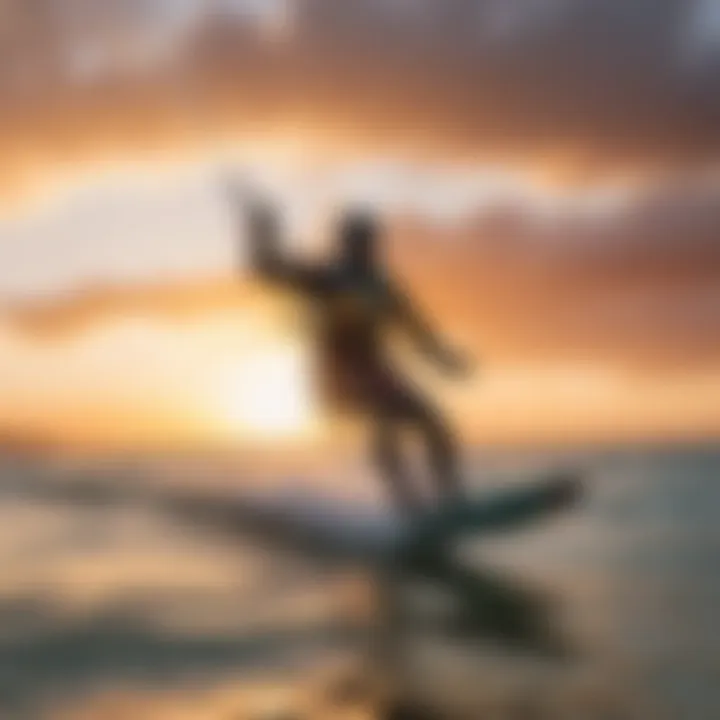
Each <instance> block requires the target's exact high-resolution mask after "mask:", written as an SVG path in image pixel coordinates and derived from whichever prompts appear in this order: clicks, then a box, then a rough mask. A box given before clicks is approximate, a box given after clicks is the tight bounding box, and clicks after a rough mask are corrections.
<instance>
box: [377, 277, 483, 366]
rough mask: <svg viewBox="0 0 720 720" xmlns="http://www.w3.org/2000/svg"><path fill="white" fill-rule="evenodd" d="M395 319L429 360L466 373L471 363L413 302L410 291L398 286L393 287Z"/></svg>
mask: <svg viewBox="0 0 720 720" xmlns="http://www.w3.org/2000/svg"><path fill="white" fill-rule="evenodd" d="M391 293H392V298H393V307H394V311H395V320H396V322H397V324H398V326H399V328H400V329H401V330H402V331H403V332H404V333H405V334H406V335H407V336H408V337H409V338H410V340H411V341H412V342H413V344H414V345H415V347H417V349H418V350H419V351H420V352H422V354H423V355H425V356H426V357H427V358H428V359H429V360H431V361H433V362H434V363H435V364H437V365H438V366H440V367H441V368H443V369H444V370H446V371H447V372H449V373H452V374H458V375H466V374H469V373H470V371H471V363H470V361H469V359H467V358H466V357H465V356H464V355H462V354H460V353H459V352H457V351H456V350H455V349H453V348H451V347H450V346H448V345H447V344H446V343H445V342H444V340H443V339H442V338H441V337H440V335H439V334H438V333H437V332H436V331H435V329H434V328H433V327H432V326H431V325H430V323H429V322H428V321H427V320H426V319H425V318H424V317H423V315H422V313H421V312H420V311H419V310H418V308H417V307H416V306H415V305H414V303H413V302H412V299H411V298H410V296H409V295H408V293H407V292H406V291H405V290H403V289H402V288H400V287H398V286H394V287H393V288H392V289H391Z"/></svg>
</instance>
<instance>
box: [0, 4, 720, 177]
mask: <svg viewBox="0 0 720 720" xmlns="http://www.w3.org/2000/svg"><path fill="white" fill-rule="evenodd" d="M226 5H230V3H226ZM289 6H291V7H292V8H293V13H292V14H291V20H290V21H289V23H288V28H286V29H285V31H284V32H280V31H278V30H277V28H276V29H275V30H273V29H272V27H265V30H263V29H262V27H263V26H262V24H260V25H258V23H257V22H255V21H252V22H251V21H250V20H249V19H248V15H247V14H244V15H237V14H233V13H230V11H227V13H229V14H227V13H226V14H225V15H220V14H219V13H217V12H215V13H206V14H202V13H198V14H197V16H196V17H195V21H194V22H190V20H187V19H186V21H185V22H184V24H183V23H181V22H180V21H179V20H178V17H177V15H178V14H179V12H180V11H179V10H178V11H176V12H175V14H173V13H172V12H169V11H168V9H167V8H168V7H172V5H169V4H168V3H161V2H160V0H145V1H144V2H134V3H130V4H128V3H124V4H123V3H118V2H111V3H107V4H105V5H103V7H104V8H105V10H103V12H99V11H98V10H97V5H96V4H93V3H90V4H88V3H87V2H81V1H80V0H43V1H41V0H38V2H34V3H27V2H24V1H21V0H5V3H4V4H3V7H4V21H3V23H2V28H3V38H2V43H0V54H1V55H2V59H1V61H0V129H1V130H2V139H0V147H1V149H2V159H1V160H0V169H2V170H3V171H4V175H5V176H6V184H7V186H8V187H9V186H10V185H11V182H12V181H15V182H16V181H17V180H18V178H19V177H21V174H22V173H21V171H23V170H24V171H27V170H28V169H35V168H37V167H42V166H43V165H44V164H53V163H59V164H67V163H73V162H78V161H81V160H87V161H92V160H97V159H98V158H99V157H102V156H103V154H105V153H109V154H111V155H115V156H117V155H118V154H120V155H122V157H123V159H127V158H128V157H133V158H138V159H142V158H144V157H147V154H148V151H150V150H162V151H165V152H173V153H178V154H182V152H183V151H184V150H185V149H186V148H188V147H191V146H193V145H196V144H198V143H200V144H202V143H203V142H205V141H206V140H215V139H217V138H219V137H236V138H243V137H254V136H256V135H257V134H265V135H267V136H272V135H273V133H276V132H285V133H287V134H288V135H289V136H293V137H295V138H296V139H297V138H298V137H299V139H300V140H303V139H306V140H307V142H308V143H314V144H316V145H317V146H318V147H324V148H331V149H332V150H333V151H334V152H338V153H347V154H361V155H366V154H367V153H376V154H383V153H388V152H392V153H395V154H397V155H399V156H403V155H404V156H409V157H413V158H417V157H421V156H433V157H442V158H445V159H447V158H448V157H450V158H454V159H455V160H458V161H465V162H473V161H479V160H484V159H492V160H494V161H500V162H503V161H507V162H514V163H519V164H521V165H526V166H528V167H530V168H540V169H542V170H545V171H550V172H558V173H561V172H565V171H568V172H569V171H576V172H580V173H595V172H612V171H616V170H621V169H628V168H642V169H651V170H655V171H659V170H668V169H670V170H671V169H672V168H675V167H677V166H680V165H685V164H696V163H707V162H709V161H714V160H716V158H717V155H718V152H719V151H720V122H719V120H720V57H719V56H718V54H717V53H715V54H713V53H712V52H708V51H706V50H707V47H708V42H709V41H708V39H707V38H705V39H704V40H703V42H702V46H701V43H700V40H699V39H695V38H694V35H693V28H694V27H696V26H697V8H696V6H697V3H696V2H691V1H690V0H633V1H632V2H628V1H627V0H525V1H524V2H516V3H509V2H507V0H474V1H473V0H442V2H440V1H439V0H434V1H433V2H430V1H429V0H421V1H419V2H412V3H410V2H399V1H398V0H344V1H343V2H337V1H336V0H297V2H296V3H292V2H291V3H289ZM91 7H95V8H96V9H95V11H94V13H91V12H90V10H89V8H91ZM175 7H181V6H180V5H177V4H176V6H175ZM118 8H122V9H123V12H120V11H119V10H118ZM161 11H162V12H161ZM186 14H187V16H188V17H190V18H191V19H192V16H191V14H190V13H186ZM265 21H266V22H269V20H268V19H267V18H266V20H265ZM149 48H150V49H152V50H153V52H154V54H153V52H150V50H149ZM703 49H704V50H705V51H703V52H701V50H703ZM139 58H140V59H139ZM7 178H11V181H8V180H7Z"/></svg>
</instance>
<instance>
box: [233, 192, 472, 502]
mask: <svg viewBox="0 0 720 720" xmlns="http://www.w3.org/2000/svg"><path fill="white" fill-rule="evenodd" d="M230 191H231V197H232V199H233V201H234V202H235V203H236V205H237V207H238V208H239V209H240V211H241V213H242V218H241V219H242V220H243V221H244V224H245V227H246V230H247V235H248V237H249V244H250V263H251V268H252V271H253V272H254V273H255V274H256V275H257V276H258V277H260V278H261V279H262V280H263V281H265V282H269V283H273V284H276V285H280V286H283V287H285V288H289V289H291V290H293V291H295V293H297V294H298V295H299V296H301V297H302V298H303V299H304V300H305V301H307V302H308V303H309V304H310V305H311V308H312V311H313V317H314V320H315V324H314V327H315V338H314V340H315V347H316V350H317V353H316V354H317V360H318V367H317V370H318V377H319V379H320V391H321V396H322V399H323V404H324V407H325V408H326V409H327V410H329V411H330V412H332V413H334V414H336V415H338V416H341V417H342V416H344V417H351V418H361V419H363V420H366V421H368V424H369V427H370V430H371V437H372V449H373V456H374V458H375V462H376V464H377V466H378V468H379V470H380V474H381V477H382V478H383V479H384V481H385V482H386V484H387V486H388V489H389V491H390V493H391V496H392V499H393V501H394V503H395V504H396V505H397V506H398V508H399V509H400V510H401V511H402V512H404V513H409V514H414V513H417V512H420V511H421V510H422V508H423V501H422V498H421V495H420V493H419V492H418V490H419V489H418V488H417V486H416V485H415V483H414V482H413V481H412V478H411V477H410V474H409V471H408V468H407V463H406V462H404V460H403V457H402V453H401V447H400V440H401V438H400V431H401V429H405V428H408V429H410V430H412V431H415V432H418V433H419V434H420V436H421V438H423V440H424V444H425V446H426V449H427V450H428V453H429V464H430V469H431V474H432V478H433V480H434V485H435V489H436V491H437V493H438V495H439V498H440V500H441V501H452V500H455V499H459V498H460V496H461V480H460V474H459V469H458V451H457V444H456V440H455V436H454V434H453V432H452V430H451V429H450V427H449V426H448V424H447V422H446V421H445V419H444V418H443V416H442V415H441V413H440V412H439V411H438V409H437V408H436V407H435V406H434V405H433V404H432V403H431V402H430V401H429V400H428V398H427V397H425V396H424V395H423V394H422V393H421V392H420V391H419V390H418V389H417V388H416V386H415V385H414V384H413V383H411V381H410V380H409V379H407V378H406V377H404V376H403V375H402V374H401V372H400V371H399V370H398V369H397V367H396V365H395V363H394V362H393V361H392V360H391V357H390V353H389V352H388V339H389V337H390V336H391V334H392V333H393V332H394V331H395V330H397V331H400V332H404V333H405V334H406V336H408V337H409V338H410V340H411V341H413V344H414V346H415V347H416V348H417V350H418V351H420V352H421V353H422V354H423V355H424V356H425V357H426V358H428V359H429V360H431V361H433V362H434V363H435V364H436V365H438V366H439V367H440V368H442V369H443V370H444V371H445V372H446V373H448V374H450V375H455V376H457V377H464V376H466V375H468V374H469V373H470V371H471V363H470V361H469V360H468V359H467V358H466V357H465V356H464V355H463V354H461V353H460V352H458V351H456V350H454V349H451V348H450V347H448V345H446V344H445V343H444V342H443V341H442V340H441V339H440V338H439V337H438V335H437V334H436V333H435V332H434V330H433V329H432V328H431V326H430V325H429V323H428V322H427V321H426V320H425V319H424V318H423V317H422V315H421V314H420V313H419V312H418V310H417V309H416V307H415V305H414V304H413V302H412V300H411V299H410V297H409V296H408V294H407V293H406V292H404V291H403V290H402V289H401V288H400V286H399V284H398V283H397V281H396V280H395V279H391V278H390V277H388V275H387V274H386V269H385V267H383V264H382V262H381V260H380V257H379V252H378V244H379V237H380V230H381V228H380V226H379V223H378V221H377V220H376V218H375V217H374V216H373V215H372V214H371V213H369V212H365V211H357V210H356V211H350V212H347V213H345V215H344V216H343V217H342V219H341V221H340V226H339V233H338V242H337V253H336V256H335V257H334V258H331V259H329V260H328V261H327V262H318V263H309V262H303V261H300V260H298V259H296V258H289V257H287V254H286V253H284V252H282V251H281V249H280V246H279V243H280V237H279V236H280V232H279V223H278V218H277V214H276V212H275V211H274V209H273V208H272V207H271V206H270V205H269V204H268V203H267V202H265V201H264V200H260V199H259V198H258V197H257V196H254V195H253V194H252V193H249V192H248V191H247V189H245V188H241V187H239V186H238V185H230Z"/></svg>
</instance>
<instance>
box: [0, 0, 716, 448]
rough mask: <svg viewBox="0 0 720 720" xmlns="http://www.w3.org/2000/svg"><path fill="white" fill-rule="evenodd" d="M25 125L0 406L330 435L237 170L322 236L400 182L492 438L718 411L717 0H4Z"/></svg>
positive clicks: (131, 426) (8, 239) (618, 433)
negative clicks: (259, 271) (257, 279)
mask: <svg viewBox="0 0 720 720" xmlns="http://www.w3.org/2000/svg"><path fill="white" fill-rule="evenodd" d="M0 130H1V132H0V208H1V212H2V215H0V435H1V434H2V428H5V429H6V430H7V431H8V432H10V433H19V434H23V433H30V434H39V435H42V436H49V437H52V438H56V439H60V440H67V441H73V442H76V443H80V444H82V443H86V444H91V443H103V444H111V445H114V444H120V445H123V446H131V447H132V446H139V445H140V444H143V445H144V444H146V443H150V444H152V443H159V444H164V443H170V444H172V443H175V442H192V443H194V442H200V443H202V442H206V441H209V442H214V441H235V440H236V441H238V442H242V441H250V442H253V441H256V440H257V441H261V440H267V439H271V440H273V439H277V440H280V439H284V440H287V439H294V440H298V439H302V438H309V437H311V436H312V435H313V433H314V432H315V430H316V425H318V423H320V424H321V419H319V418H318V417H317V414H316V412H315V411H314V402H313V392H312V386H311V383H310V382H309V371H308V362H309V360H308V357H307V345H306V343H305V342H304V340H305V339H306V337H305V334H304V333H303V328H304V324H303V322H302V318H301V317H300V316H299V315H298V313H297V309H296V308H294V307H293V306H292V304H290V303H288V301H287V300H286V299H284V298H276V297H274V296H269V295H268V294H267V293H265V292H263V290H262V289H261V288H258V287H257V286H256V285H254V284H253V282H252V279H251V278H250V277H249V275H248V274H247V273H246V272H245V269H244V261H243V256H242V242H241V240H242V237H241V235H240V233H239V230H238V229H237V228H236V227H234V224H233V217H232V213H231V212H230V208H229V207H228V206H227V201H226V198H225V197H224V196H223V193H222V185H221V180H222V178H223V177H225V176H227V174H228V173H231V172H234V173H241V174H242V175H243V177H249V178H252V179H253V180H254V181H255V182H256V183H257V184H258V186H259V187H261V188H263V189H264V190H266V191H267V192H268V194H269V195H270V196H271V197H272V198H273V199H274V200H275V201H276V202H277V203H278V206H279V207H281V208H283V209H284V211H285V216H284V219H285V221H286V226H287V231H288V237H289V242H288V246H289V247H290V248H291V249H292V250H293V251H294V252H297V253H305V252H308V253H318V252H322V251H323V249H325V248H327V247H328V244H329V243H330V241H331V240H332V230H333V220H334V219H335V217H336V215H337V212H338V209H339V208H342V207H343V206H344V205H346V204H348V203H350V204H355V203H363V204H370V205H372V206H373V207H377V209H378V211H379V212H381V213H382V217H383V218H384V222H385V227H386V237H387V254H388V256H389V259H390V261H391V262H392V265H393V267H394V268H395V269H396V271H397V272H398V274H400V275H401V276H402V277H403V278H404V279H405V280H406V281H407V283H408V285H409V286H410V287H411V288H412V289H413V290H414V292H415V294H416V296H417V298H418V302H419V304H420V305H421V306H422V307H423V308H424V309H425V310H426V311H427V313H428V314H429V315H430V316H431V317H433V318H434V319H435V322H436V323H437V324H438V326H439V327H441V328H443V329H444V330H445V331H446V332H447V334H448V336H449V337H450V338H451V339H452V340H453V341H454V342H456V343H457V344H459V345H464V346H467V347H469V348H470V349H471V350H472V352H473V353H474V354H475V355H476V356H477V357H478V359H479V360H480V371H479V373H478V375H477V377H476V378H475V379H473V380H472V381H471V382H469V383H467V384H456V383H450V382H446V381H443V380H441V379H438V378H437V376H435V375H433V374H432V373H431V372H427V370H421V371H420V373H421V376H422V377H423V379H424V382H426V383H427V385H428V387H429V388H431V389H432V390H433V391H434V392H436V393H437V394H438V396H439V397H440V398H441V400H442V403H443V405H444V406H445V407H446V408H447V410H448V412H449V413H450V414H451V416H452V417H453V418H454V420H455V421H456V422H457V423H458V425H459V426H460V427H461V429H462V432H463V434H464V435H466V436H467V437H468V438H472V439H477V440H480V441H486V442H494V441H503V442H506V441H516V440H518V441H519V440H522V441H528V440H530V441H545V440H549V441H554V442H557V441H583V442H585V441H592V440H602V441H605V440H633V439H643V440H646V439H653V438H659V439H665V438H679V439H703V438H709V437H717V436H719V435H720V163H719V162H718V160H720V4H719V3H716V2H714V0H632V2H628V0H515V1H514V2H510V1H509V0H442V1H441V0H414V1H410V0H294V1H293V0H224V1H219V0H218V1H217V2H212V1H211V0H208V1H207V2H202V1H201V0H134V1H133V2H127V0H104V2H102V3H98V2H96V1H94V0H37V1H34V2H28V0H0ZM408 367H413V368H414V367H415V366H414V364H411V365H409V366H408Z"/></svg>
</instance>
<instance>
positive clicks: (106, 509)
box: [0, 445, 720, 720]
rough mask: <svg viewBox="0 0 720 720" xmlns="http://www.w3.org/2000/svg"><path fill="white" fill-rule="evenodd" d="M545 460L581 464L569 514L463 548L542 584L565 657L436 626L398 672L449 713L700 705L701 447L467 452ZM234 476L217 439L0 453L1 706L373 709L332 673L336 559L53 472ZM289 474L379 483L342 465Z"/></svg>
mask: <svg viewBox="0 0 720 720" xmlns="http://www.w3.org/2000/svg"><path fill="white" fill-rule="evenodd" d="M255 462H256V463H257V460H255ZM558 463H560V464H568V463H569V464H572V465H574V466H578V467H582V468H584V470H585V476H586V485H587V492H586V496H585V497H584V498H583V500H582V502H581V504H580V506H579V507H578V509H577V510H576V511H575V512H573V513H569V514H567V515H566V516H563V517H560V518H557V519H554V520H553V521H551V522H548V523H544V524H542V525H541V526H538V527H535V528H532V529H528V530H525V531H523V532H520V533H518V534H516V535H513V536H511V537H501V538H496V539H492V540H487V541H482V542H480V541H474V542H472V543H470V544H469V545H468V547H467V548H464V549H463V552H467V553H468V557H470V558H471V560H472V561H473V562H475V561H477V562H479V563H483V564H484V565H486V566H490V567H492V568H494V569H496V570H497V571H499V572H503V573H507V574H508V575H509V576H511V577H516V578H520V579H522V580H523V581H524V582H526V583H529V584H531V585H532V586H534V587H537V588H538V589H539V590H542V591H543V592H546V593H548V594H549V595H550V596H551V597H552V599H553V601H554V602H555V604H556V607H557V611H558V613H559V614H560V616H561V617H562V618H563V621H564V623H565V625H566V626H567V628H568V630H569V631H570V632H571V633H572V635H573V637H574V638H576V640H577V644H578V647H579V648H580V649H581V653H580V658H581V659H578V660H577V661H573V662H570V663H564V664H562V665H559V664H554V665H553V666H552V667H549V666H547V665H542V664H538V663H534V661H531V660H529V659H527V658H522V657H517V656H515V655H508V654H507V653H503V652H502V651H500V650H495V649H493V648H491V647H484V648H482V651H479V650H478V649H477V648H472V649H468V648H465V647H463V644H462V641H461V640H460V641H458V640H456V641H454V643H453V644H452V647H440V646H439V645H438V644H437V643H435V644H434V645H432V646H430V645H426V646H423V649H422V650H421V649H420V646H418V651H417V653H416V655H415V656H414V659H415V660H417V662H416V663H415V665H416V667H414V668H413V671H412V672H413V673H414V674H410V675H409V677H408V678H405V679H404V681H403V682H404V683H405V686H404V687H405V690H406V691H407V692H409V693H412V692H413V686H414V688H415V689H417V690H422V693H419V694H422V695H423V697H424V700H423V701H424V702H427V703H431V702H432V703H435V704H436V706H437V707H438V708H443V707H445V708H446V709H445V710H444V711H443V712H444V714H443V715H441V717H448V718H455V717H458V718H459V717H468V718H471V717H473V718H482V717H493V718H502V717H508V718H509V717H516V718H520V717H523V718H530V717H547V718H561V717H562V718H580V717H582V718H595V717H597V718H608V719H609V718H623V717H627V718H648V720H650V719H651V718H655V717H657V718H669V719H670V718H672V719H674V718H681V719H682V720H713V719H714V718H720V617H719V616H718V614H719V613H720V524H719V522H718V520H719V519H720V447H712V446H708V445H705V446H695V447H683V448H678V447H668V448H661V447H651V448H640V447H636V448H621V449H603V450H592V451H579V450H572V451H562V452H560V451H558V452H553V453H547V452H546V453H539V452H533V453H531V452H522V453H519V452H504V453H490V452H487V451H481V450H478V451H476V452H473V453H472V454H471V456H470V458H469V459H468V464H469V467H470V468H471V469H472V472H470V473H469V474H470V475H471V476H472V477H473V478H474V479H475V480H474V484H475V485H477V486H484V485H485V484H488V485H489V484H495V483H500V482H507V481H511V480H512V479H513V478H515V477H518V476H521V477H528V476H533V475H535V474H537V473H539V472H541V471H542V469H544V468H547V467H550V466H554V465H556V464H558ZM274 472H275V475H276V477H275V481H278V480H279V481H280V482H281V483H284V484H285V485H286V486H287V484H288V483H298V487H299V488H301V487H302V483H304V482H311V480H309V479H306V480H303V481H299V480H297V479H296V478H292V479H290V480H289V479H288V475H287V472H286V471H285V470H277V469H276V470H274ZM251 474H252V473H251V472H250V471H249V470H248V468H247V467H243V466H241V464H240V465H235V464H234V463H233V462H232V461H228V460H227V459H225V460H223V462H211V461H209V460H207V459H203V460H202V461H200V460H195V461H194V464H191V463H188V461H187V459H182V461H181V460H179V459H172V458H162V459H154V460H153V461H152V462H150V461H147V460H140V459H135V460H133V461H132V462H129V461H128V460H127V459H123V460H118V459H115V460H114V461H113V462H110V460H109V459H107V458H106V459H97V458H96V459H94V460H92V461H87V460H85V461H79V460H69V459H63V460H59V459H57V458H55V459H50V458H40V457H35V458H33V457H27V456H25V457H18V456H11V455H10V454H8V455H6V456H4V457H3V458H2V459H0V562H1V563H2V572H1V573H0V718H2V719H3V720H4V719H5V718H10V719H11V720H12V719H14V718H53V719H54V718H68V719H70V718H92V719H95V718H97V720H102V719H104V718H138V719H142V718H148V719H149V718H152V719H153V720H155V719H157V720H164V718H172V719H173V720H175V719H176V718H187V719H188V720H190V719H195V718H198V719H199V718H203V719H209V718H217V719H218V720H220V719H223V720H225V719H227V720H230V719H231V718H232V719H233V720H241V719H244V718H248V720H250V719H251V718H270V717H298V718H343V717H348V718H350V717H352V718H361V717H367V718H370V717H374V716H375V715H374V710H373V704H372V698H371V697H370V693H369V691H368V696H367V697H363V696H362V693H360V696H359V697H357V696H356V697H353V698H352V699H351V700H348V698H344V699H341V698H338V697H337V693H335V692H334V691H333V689H332V688H333V687H334V685H335V684H336V678H335V676H336V675H337V676H342V674H343V673H344V672H345V668H346V667H349V668H352V667H353V665H354V664H355V663H356V662H357V661H358V655H359V654H360V650H359V648H363V647H364V645H363V643H364V640H363V637H364V635H363V630H362V627H361V623H359V622H358V623H354V622H353V620H354V617H353V613H354V612H355V609H356V607H361V608H363V610H362V611H361V610H358V611H357V614H358V615H362V613H363V611H366V608H365V605H363V603H362V602H361V600H362V583H361V582H358V579H357V578H356V577H355V574H354V573H353V572H352V569H349V568H348V569H346V570H345V571H344V572H336V573H330V574H328V573H324V574H318V573H317V572H311V571H309V570H308V569H307V568H306V567H304V566H303V565H302V564H301V563H298V562H296V561H293V559H292V558H286V557H282V558H280V557H277V556H275V555H273V554H271V553H268V552H263V551H260V550H258V549H254V550H250V549H248V547H247V546H245V545H243V544H242V543H239V542H237V541H236V540H234V539H233V538H231V537H229V536H225V535H223V534H221V533H206V532H203V531H200V530H196V529H194V528H192V527H188V526H187V525H183V524H179V523H177V522H173V520H172V518H168V517H161V516H159V515H158V514H157V513H155V512H154V511H152V510H150V509H144V508H143V507H141V506H139V505H128V504H125V503H118V502H115V500H113V498H112V494H111V495H110V496H108V497H106V498H105V499H104V500H103V499H100V500H98V497H100V496H98V495H96V496H95V497H94V499H92V498H91V499H92V501H89V500H88V497H90V496H91V495H92V493H91V494H90V496H89V495H88V493H84V494H83V493H79V494H78V493H74V494H73V493H64V492H62V491H59V490H58V488H60V489H62V488H65V487H67V485H63V483H67V482H68V481H70V482H76V481H77V480H78V479H79V478H82V479H83V480H84V481H85V482H87V483H89V485H90V486H94V485H95V484H98V483H99V484H101V486H102V487H104V488H117V487H120V488H129V487H134V488H136V487H144V486H146V485H150V484H154V486H155V487H157V486H158V485H160V486H162V487H163V488H164V491H167V492H169V493H171V492H173V491H174V490H175V489H176V485H177V484H182V486H183V487H187V486H188V485H191V486H198V485H203V486H210V485H212V486H213V488H214V490H215V491H219V492H242V487H243V483H244V482H245V481H244V480H242V479H241V478H246V477H248V476H250V475H251ZM341 474H342V477H341ZM271 475H272V473H267V474H266V476H265V477H264V479H263V481H264V482H268V483H269V482H271V478H270V476H271ZM304 477H306V478H315V477H317V479H318V483H319V484H320V486H321V487H322V488H323V490H324V491H326V492H338V493H341V494H350V495H351V496H352V497H353V502H360V501H361V500H362V502H367V503H372V502H379V501H380V494H379V492H377V488H372V487H371V485H370V484H369V483H368V482H367V481H366V479H364V478H365V476H364V474H363V472H362V470H358V469H357V468H355V469H353V470H352V471H351V470H350V468H347V471H346V472H343V473H341V471H340V470H339V469H338V467H337V466H334V467H333V468H332V469H326V470H325V471H324V474H323V473H322V472H317V473H316V474H312V473H310V474H308V475H305V476H304ZM353 493H354V494H353ZM358 498H361V500H360V499H358ZM363 617H364V616H363ZM421 659H422V661H421ZM438 668H441V669H442V672H440V671H439V670H438ZM423 673H424V674H423ZM441 677H442V682H440V678H441ZM436 685H437V687H435V686H436ZM356 695H357V693H356ZM472 708H475V709H472ZM281 711H282V712H290V711H292V714H288V715H281V714H279V713H280V712H281ZM462 712H464V713H465V714H464V715H463V714H461V713H462Z"/></svg>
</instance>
